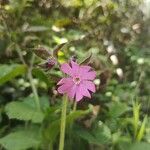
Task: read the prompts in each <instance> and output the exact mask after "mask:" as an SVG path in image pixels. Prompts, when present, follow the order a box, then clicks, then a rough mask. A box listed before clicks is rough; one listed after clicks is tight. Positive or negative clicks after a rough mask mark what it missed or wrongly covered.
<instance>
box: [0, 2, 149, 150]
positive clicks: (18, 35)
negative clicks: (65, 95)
mask: <svg viewBox="0 0 150 150" xmlns="http://www.w3.org/2000/svg"><path fill="white" fill-rule="evenodd" d="M0 4H1V5H0V63H1V65H0V145H1V147H0V148H1V149H8V150H23V149H54V150H55V149H56V150H57V149H58V143H59V138H58V137H59V126H60V112H61V103H62V98H61V96H60V95H59V94H58V93H57V91H56V83H57V81H59V79H60V78H61V77H62V74H61V72H60V71H59V68H58V66H55V67H54V68H53V69H51V70H49V71H45V70H43V69H42V68H39V67H38V64H40V63H43V60H41V59H40V58H39V57H38V56H35V55H34V49H35V48H37V47H38V45H40V46H42V47H44V48H46V49H48V50H49V51H50V52H52V50H53V49H54V47H55V46H56V45H59V44H61V43H63V42H68V43H67V44H66V45H65V46H64V47H63V48H62V49H61V50H60V51H59V52H58V60H59V62H60V63H62V62H65V61H68V60H69V59H70V57H71V56H73V55H76V56H77V58H78V61H79V62H82V61H83V59H85V58H86V57H88V56H89V54H90V53H91V52H92V54H93V55H92V58H91V65H92V66H93V67H94V69H95V70H96V71H97V79H96V80H95V84H96V85H97V92H96V93H95V94H94V95H93V97H92V99H91V100H88V99H86V100H83V101H82V102H80V103H78V104H77V110H76V111H74V112H71V111H72V107H73V104H72V103H69V104H68V107H67V119H66V122H67V131H66V141H65V150H74V149H76V146H77V145H78V149H81V150H85V149H86V150H87V149H89V150H97V149H114V150H116V149H118V150H122V149H123V150H124V149H125V150H126V149H131V150H132V149H133V150H134V149H136V150H137V149H140V150H141V149H145V150H146V149H150V145H149V142H150V129H149V111H150V110H149V90H150V87H149V84H148V83H149V67H150V61H149V47H150V43H149V38H150V37H149V35H150V34H149V25H150V24H149V23H150V20H149V16H148V15H147V16H146V15H145V14H144V12H145V7H144V6H143V1H142V0H141V1H140V0H138V1H134V0H131V1H128V0H124V1H122V0H113V1H111V0H100V1H99V0H70V1H68V2H66V1H65V0H40V1H37V0H21V1H18V0H11V1H9V0H1V1H0Z"/></svg>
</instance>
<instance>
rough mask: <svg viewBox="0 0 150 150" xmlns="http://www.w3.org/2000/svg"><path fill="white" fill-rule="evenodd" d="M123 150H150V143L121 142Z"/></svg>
mask: <svg viewBox="0 0 150 150" xmlns="http://www.w3.org/2000/svg"><path fill="white" fill-rule="evenodd" d="M120 149H121V150H149V149H150V144H149V143H146V142H139V143H127V142H125V143H122V144H120Z"/></svg>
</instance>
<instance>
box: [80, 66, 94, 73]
mask: <svg viewBox="0 0 150 150" xmlns="http://www.w3.org/2000/svg"><path fill="white" fill-rule="evenodd" d="M91 69H92V68H91V67H90V66H83V65H81V66H80V70H81V72H88V71H90V70H91Z"/></svg>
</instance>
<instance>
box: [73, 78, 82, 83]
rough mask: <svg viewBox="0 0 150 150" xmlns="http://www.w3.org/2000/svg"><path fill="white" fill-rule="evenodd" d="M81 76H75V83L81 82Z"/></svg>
mask: <svg viewBox="0 0 150 150" xmlns="http://www.w3.org/2000/svg"><path fill="white" fill-rule="evenodd" d="M80 81H81V80H80V78H79V77H75V78H73V82H74V83H75V84H79V83H80Z"/></svg>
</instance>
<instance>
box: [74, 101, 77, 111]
mask: <svg viewBox="0 0 150 150" xmlns="http://www.w3.org/2000/svg"><path fill="white" fill-rule="evenodd" d="M76 109H77V101H74V104H73V112H75V111H76Z"/></svg>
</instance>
